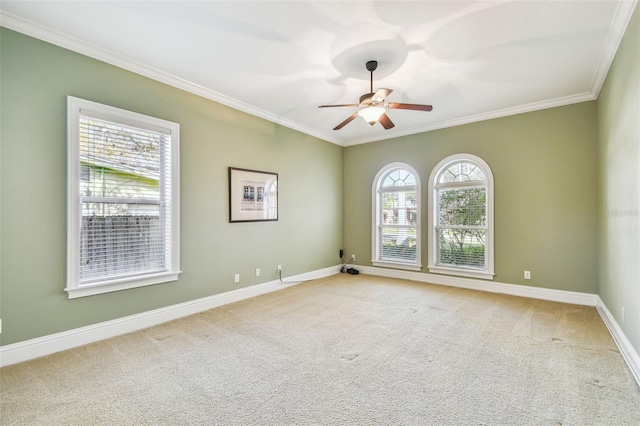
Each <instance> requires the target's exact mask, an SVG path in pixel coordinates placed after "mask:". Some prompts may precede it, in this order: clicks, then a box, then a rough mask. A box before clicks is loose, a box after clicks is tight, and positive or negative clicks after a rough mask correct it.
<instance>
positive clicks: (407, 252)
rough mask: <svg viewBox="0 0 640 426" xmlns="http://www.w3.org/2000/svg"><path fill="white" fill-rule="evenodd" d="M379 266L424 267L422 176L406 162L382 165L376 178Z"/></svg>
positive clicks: (375, 237)
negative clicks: (421, 244)
mask: <svg viewBox="0 0 640 426" xmlns="http://www.w3.org/2000/svg"><path fill="white" fill-rule="evenodd" d="M372 198H373V220H372V223H373V236H372V241H373V250H372V251H373V255H372V263H373V264H374V265H375V266H388V267H392V268H401V269H410V270H414V271H417V270H420V268H421V266H422V265H421V260H420V179H419V177H418V174H417V173H416V171H415V170H414V169H413V168H412V167H411V166H409V165H407V164H404V163H392V164H388V165H386V166H385V167H383V168H382V170H380V171H379V172H378V174H377V175H376V177H375V179H374V181H373V197H372Z"/></svg>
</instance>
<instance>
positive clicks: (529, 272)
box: [524, 271, 531, 280]
mask: <svg viewBox="0 0 640 426" xmlns="http://www.w3.org/2000/svg"><path fill="white" fill-rule="evenodd" d="M524 279H525V280H530V279H531V271H524Z"/></svg>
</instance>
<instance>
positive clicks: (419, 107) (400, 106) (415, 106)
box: [385, 102, 433, 111]
mask: <svg viewBox="0 0 640 426" xmlns="http://www.w3.org/2000/svg"><path fill="white" fill-rule="evenodd" d="M385 107H387V108H393V109H410V110H413V111H431V110H432V109H433V107H432V106H431V105H420V104H401V103H398V102H389V104H385Z"/></svg>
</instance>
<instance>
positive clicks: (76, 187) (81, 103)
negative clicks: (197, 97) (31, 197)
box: [65, 96, 181, 299]
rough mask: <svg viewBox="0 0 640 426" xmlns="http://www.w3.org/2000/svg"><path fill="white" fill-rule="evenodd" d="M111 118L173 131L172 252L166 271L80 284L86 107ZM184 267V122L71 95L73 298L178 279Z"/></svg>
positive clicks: (69, 212) (69, 211)
mask: <svg viewBox="0 0 640 426" xmlns="http://www.w3.org/2000/svg"><path fill="white" fill-rule="evenodd" d="M83 110H84V111H90V112H91V114H92V115H94V116H102V117H105V118H106V119H108V120H109V119H110V121H117V122H119V123H121V124H125V125H132V126H136V127H142V128H147V129H153V130H155V131H158V130H160V131H164V132H165V133H166V132H167V131H168V132H170V133H171V170H172V176H171V190H172V195H171V200H172V203H171V223H170V224H169V225H168V226H169V227H170V232H171V237H172V239H171V253H170V259H169V262H168V263H169V268H168V270H167V271H166V272H162V273H152V274H146V275H139V276H135V277H132V278H126V277H124V278H118V279H112V280H103V281H99V282H92V283H90V284H82V285H80V283H79V279H80V260H79V256H80V226H81V225H80V224H81V221H82V210H81V204H80V144H79V139H80V130H79V122H80V115H81V112H82V111H83ZM180 273H181V271H180V125H179V124H178V123H173V122H170V121H166V120H162V119H159V118H154V117H149V116H146V115H143V114H138V113H135V112H131V111H126V110H123V109H119V108H115V107H111V106H107V105H102V104H99V103H96V102H91V101H87V100H84V99H79V98H75V97H73V96H67V286H66V288H65V291H66V292H67V293H68V297H69V299H74V298H77V297H84V296H92V295H96V294H102V293H109V292H113V291H119V290H125V289H129V288H135V287H142V286H147V285H152V284H160V283H165V282H170V281H176V280H177V279H178V276H179V274H180Z"/></svg>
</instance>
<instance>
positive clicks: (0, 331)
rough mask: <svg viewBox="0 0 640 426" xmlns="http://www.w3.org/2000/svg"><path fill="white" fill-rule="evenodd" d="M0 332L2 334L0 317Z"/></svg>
mask: <svg viewBox="0 0 640 426" xmlns="http://www.w3.org/2000/svg"><path fill="white" fill-rule="evenodd" d="M0 334H2V320H1V319H0Z"/></svg>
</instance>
